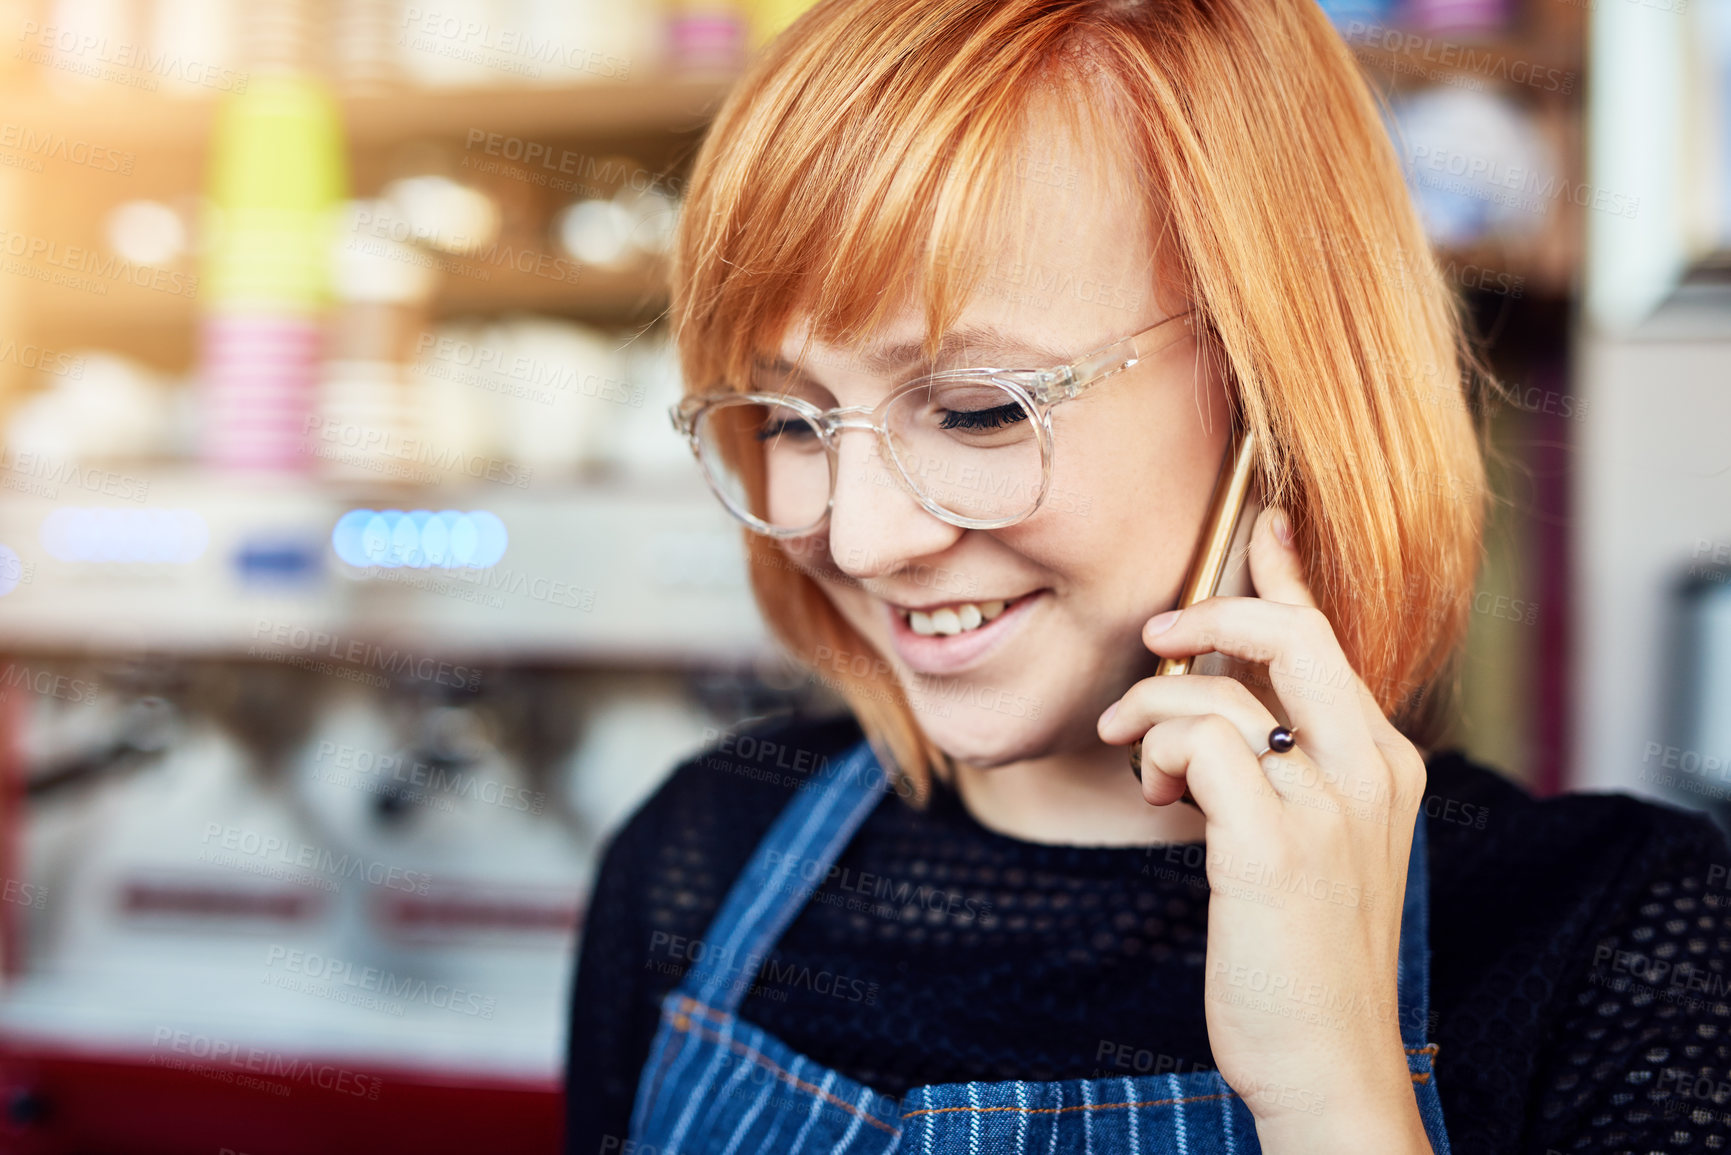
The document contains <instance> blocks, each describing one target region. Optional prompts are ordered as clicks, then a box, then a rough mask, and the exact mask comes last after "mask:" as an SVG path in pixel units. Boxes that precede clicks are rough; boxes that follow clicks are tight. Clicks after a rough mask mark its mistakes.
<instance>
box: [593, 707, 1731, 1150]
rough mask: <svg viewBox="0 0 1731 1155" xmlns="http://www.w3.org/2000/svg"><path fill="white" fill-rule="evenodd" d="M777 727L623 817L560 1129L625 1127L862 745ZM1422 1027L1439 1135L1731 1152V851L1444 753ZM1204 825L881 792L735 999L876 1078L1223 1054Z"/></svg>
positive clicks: (1624, 800) (1676, 825)
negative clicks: (816, 775)
mask: <svg viewBox="0 0 1731 1155" xmlns="http://www.w3.org/2000/svg"><path fill="white" fill-rule="evenodd" d="M859 736H860V731H859V728H858V726H857V724H856V723H855V722H854V720H853V719H852V718H839V719H828V720H816V721H812V720H805V721H793V722H780V723H775V724H771V725H767V726H764V727H760V728H758V729H757V730H755V731H747V732H746V737H745V738H744V739H743V740H742V739H741V738H739V737H736V738H734V739H732V740H731V741H730V742H729V743H727V745H728V746H730V748H731V752H725V751H723V750H720V749H712V750H709V751H705V752H703V753H702V754H700V755H697V756H694V757H693V758H692V759H691V760H689V761H687V762H686V763H684V764H682V765H681V766H680V767H679V768H678V769H677V770H676V771H675V772H674V774H673V775H672V776H671V777H670V778H669V779H668V781H667V782H666V783H665V784H663V786H662V787H661V788H660V789H659V790H658V791H657V792H656V794H655V795H654V796H653V797H652V798H651V799H650V800H649V801H648V802H647V803H645V804H644V806H643V807H642V808H641V809H640V810H639V811H638V812H637V813H636V814H635V815H634V816H633V817H632V819H631V820H630V821H629V822H628V823H627V824H626V825H625V826H624V827H623V828H622V829H621V830H620V831H619V833H618V834H617V835H616V836H615V837H614V838H613V840H612V842H611V844H610V845H609V848H608V850H607V853H606V856H605V858H604V860H603V863H602V868H601V873H600V877H599V879H598V881H597V884H596V888H595V893H594V897H593V901H592V904H591V906H590V910H589V913H588V917H587V920H586V925H585V927H584V932H583V941H582V949H581V952H580V955H579V960H578V969H577V976H576V989H575V997H574V1000H573V1010H572V1020H571V1041H570V1063H569V1070H568V1077H567V1128H566V1148H565V1149H566V1151H567V1152H570V1153H571V1155H603V1153H605V1152H609V1151H612V1152H618V1151H620V1150H622V1149H623V1147H624V1141H625V1138H626V1131H627V1126H628V1121H629V1117H630V1110H631V1103H632V1098H633V1095H634V1093H635V1090H636V1083H637V1077H638V1072H639V1071H640V1070H641V1068H642V1065H643V1062H644V1059H645V1058H646V1056H647V1054H648V1050H649V1044H650V1040H651V1038H652V1037H653V1035H654V1033H655V1029H656V1025H657V1020H658V1013H659V1003H660V1000H661V998H662V997H663V996H664V995H665V994H666V993H667V992H668V991H669V990H671V989H672V988H673V986H674V985H675V984H676V983H677V982H678V981H679V977H680V975H682V974H683V973H684V971H685V970H686V969H687V968H688V967H689V966H690V965H691V958H692V956H693V955H694V954H698V953H700V952H701V947H700V946H698V945H697V944H698V943H699V941H700V940H701V939H702V936H703V933H704V930H705V928H706V927H707V926H708V925H709V921H710V920H711V919H712V918H713V917H714V915H715V912H716V909H717V908H718V906H719V905H720V903H721V900H722V898H723V897H724V896H725V895H726V893H727V889H728V887H729V885H730V884H731V883H732V882H733V880H734V878H735V876H736V875H737V874H738V873H739V871H740V870H741V868H742V867H743V866H744V865H745V862H746V860H747V859H748V858H749V857H750V855H751V852H752V850H753V849H754V848H755V846H756V845H757V843H758V840H759V839H761V838H762V836H763V834H764V832H765V831H766V830H767V829H768V827H769V825H770V823H771V822H772V821H773V820H774V818H775V816H776V815H777V814H778V813H779V812H780V811H781V809H782V808H783V807H784V806H785V805H786V804H787V802H788V799H789V798H790V796H791V792H792V791H793V790H794V789H796V788H797V786H798V785H799V783H800V782H802V781H804V780H805V779H806V778H807V777H808V776H809V775H810V774H812V773H813V772H814V771H815V770H817V769H818V768H820V767H822V766H823V765H824V764H825V761H826V760H828V759H834V758H835V757H836V756H837V755H839V754H840V752H841V751H843V750H845V749H846V748H847V747H848V746H850V745H851V744H852V743H854V742H855V741H857V740H858V738H859ZM1429 770H1430V780H1429V785H1428V787H1427V796H1426V799H1425V803H1424V811H1425V814H1426V815H1427V816H1428V817H1427V822H1428V825H1427V833H1428V837H1429V842H1430V857H1431V880H1432V881H1431V949H1432V975H1431V1017H1432V1030H1431V1038H1432V1040H1433V1041H1434V1042H1436V1043H1437V1044H1439V1051H1438V1053H1437V1057H1436V1072H1437V1075H1436V1077H1437V1084H1438V1090H1439V1093H1440V1094H1441V1097H1442V1104H1443V1111H1444V1116H1445V1119H1446V1121H1447V1125H1448V1130H1449V1137H1450V1141H1451V1143H1452V1144H1453V1148H1454V1150H1455V1151H1456V1152H1457V1153H1459V1155H1477V1153H1480V1152H1499V1153H1502V1152H1530V1153H1532V1155H1548V1153H1550V1152H1560V1153H1575V1152H1607V1153H1609V1152H1631V1153H1643V1155H1644V1153H1647V1152H1677V1151H1726V1152H1731V878H1728V876H1727V875H1728V871H1727V868H1728V866H1731V850H1728V849H1727V847H1726V844H1725V841H1724V839H1723V837H1722V836H1721V835H1720V834H1719V832H1718V831H1717V830H1716V829H1715V828H1714V827H1713V826H1712V825H1711V824H1710V823H1708V822H1707V821H1706V820H1705V819H1703V818H1700V817H1698V816H1695V815H1691V814H1687V813H1685V812H1683V811H1679V810H1673V809H1671V808H1668V807H1663V806H1658V805H1654V804H1651V803H1646V802H1641V801H1637V800H1635V799H1633V798H1629V797H1626V796H1621V795H1596V796H1590V795H1575V796H1567V797H1563V798H1556V799H1550V800H1545V801H1538V800H1535V799H1533V798H1531V797H1529V796H1528V795H1526V794H1525V793H1523V792H1522V791H1521V790H1520V789H1519V788H1517V787H1516V786H1514V785H1513V784H1511V783H1509V782H1508V781H1507V780H1505V779H1503V778H1502V777H1500V776H1499V775H1497V774H1495V773H1493V772H1492V771H1490V770H1487V769H1485V768H1484V767H1482V766H1479V765H1476V764H1474V763H1472V762H1470V761H1469V760H1467V759H1466V758H1465V757H1464V756H1462V755H1461V754H1459V753H1458V752H1454V751H1445V752H1441V753H1437V754H1434V755H1433V756H1432V757H1431V759H1430V763H1429ZM1199 850H1200V848H1198V847H1194V846H1193V847H1190V848H1188V852H1187V848H1185V847H1157V848H1152V849H1149V848H1145V847H1068V846H1051V845H1043V844H1039V843H1032V842H1025V841H1022V840H1020V839H1016V838H1012V837H1009V836H1006V835H1003V834H999V833H996V832H993V831H991V830H988V829H986V828H985V827H983V826H981V825H980V824H979V822H977V821H976V820H975V819H974V818H973V817H972V816H971V815H970V814H969V813H968V812H967V810H966V809H965V808H964V807H963V806H962V804H961V802H960V800H959V799H958V798H957V797H956V795H955V794H954V793H953V792H952V791H950V790H948V789H947V788H945V787H944V786H943V785H942V784H941V783H934V786H933V794H932V798H931V801H930V803H929V804H928V806H927V808H926V809H924V810H916V809H914V808H913V807H911V806H909V805H908V804H907V803H906V802H904V801H903V800H902V799H901V798H900V797H899V796H895V795H891V796H889V797H886V798H885V799H884V800H883V801H882V802H880V803H879V804H878V807H877V808H876V810H874V811H873V813H872V814H871V816H870V817H869V818H868V819H867V820H866V821H865V823H864V825H862V826H861V828H860V830H859V832H858V833H857V834H856V835H855V836H854V838H853V840H852V842H851V843H849V845H848V847H847V848H846V850H845V851H844V853H843V855H842V857H841V859H840V860H839V862H838V863H837V866H838V868H839V869H837V870H836V871H834V872H832V875H831V877H830V878H829V880H828V881H827V882H825V883H824V885H823V886H822V887H821V888H819V889H818V890H817V891H816V893H815V894H814V895H813V896H812V898H811V900H810V901H809V902H808V903H807V904H806V906H805V908H804V909H803V910H802V911H801V913H800V914H799V916H798V917H797V918H796V919H795V920H794V922H793V923H792V925H791V926H790V927H789V928H788V930H787V932H786V934H785V935H784V936H783V937H782V939H781V941H780V944H779V946H778V948H777V950H776V951H775V952H774V954H773V955H772V956H771V961H772V964H773V965H766V966H765V968H764V971H763V972H762V974H768V975H773V976H775V978H774V980H773V981H759V982H758V983H757V984H756V985H754V987H753V988H752V990H751V992H750V993H749V994H748V995H747V997H746V998H745V1000H744V1002H743V1004H742V1006H741V1009H740V1013H741V1015H742V1016H743V1017H744V1018H746V1019H747V1020H749V1021H751V1022H753V1023H756V1024H757V1025H759V1026H761V1027H763V1028H764V1029H765V1030H767V1031H769V1032H770V1033H771V1034H773V1035H776V1036H777V1037H779V1038H780V1039H781V1040H782V1041H784V1042H785V1043H787V1044H788V1045H790V1046H792V1047H793V1048H794V1049H796V1050H798V1051H800V1052H802V1053H804V1054H805V1055H807V1056H808V1057H809V1058H811V1059H813V1060H815V1061H816V1062H818V1063H820V1064H823V1065H824V1066H827V1067H833V1068H835V1069H837V1070H839V1071H841V1072H842V1073H843V1074H845V1075H848V1076H849V1077H851V1078H853V1079H855V1080H858V1081H859V1082H862V1083H865V1084H867V1085H869V1086H871V1087H873V1088H875V1089H877V1090H878V1091H880V1092H882V1093H884V1094H887V1095H894V1096H901V1095H903V1094H905V1093H906V1091H907V1090H908V1089H909V1088H910V1087H914V1086H918V1085H920V1084H922V1083H948V1082H964V1081H971V1080H1004V1079H1029V1080H1058V1079H1071V1078H1080V1077H1092V1076H1100V1075H1112V1076H1120V1075H1127V1074H1128V1075H1134V1074H1148V1073H1155V1072H1163V1071H1181V1072H1182V1071H1191V1070H1197V1069H1201V1068H1206V1067H1210V1066H1212V1058H1211V1056H1210V1053H1209V1047H1208V1034H1207V1029H1206V1027H1205V1025H1204V1022H1203V1001H1202V986H1203V961H1204V957H1205V953H1206V936H1205V933H1204V932H1205V928H1206V925H1207V917H1208V887H1207V882H1206V879H1205V877H1204V874H1203V869H1202V865H1201V857H1202V856H1201V854H1200V852H1199Z"/></svg>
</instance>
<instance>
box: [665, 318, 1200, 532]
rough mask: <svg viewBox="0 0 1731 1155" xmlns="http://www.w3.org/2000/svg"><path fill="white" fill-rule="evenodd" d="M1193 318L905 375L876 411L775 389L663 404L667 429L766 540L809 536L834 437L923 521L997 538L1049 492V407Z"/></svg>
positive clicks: (1189, 328) (1167, 339)
mask: <svg viewBox="0 0 1731 1155" xmlns="http://www.w3.org/2000/svg"><path fill="white" fill-rule="evenodd" d="M1196 320H1197V319H1196V315H1195V312H1194V310H1189V311H1186V312H1182V313H1176V314H1174V315H1173V316H1170V317H1168V318H1166V319H1165V320H1164V321H1161V322H1160V323H1159V324H1157V325H1155V326H1153V327H1152V328H1149V329H1145V330H1143V331H1142V332H1140V333H1136V334H1134V335H1132V336H1129V337H1125V338H1123V339H1122V340H1119V341H1115V342H1113V343H1112V344H1110V345H1107V346H1106V347H1105V348H1102V349H1098V350H1096V351H1095V352H1093V353H1090V354H1088V355H1087V356H1085V357H1083V358H1081V359H1080V360H1078V361H1075V362H1073V363H1071V364H1069V365H1060V366H1058V367H1056V368H1052V369H954V370H948V371H944V372H939V373H931V374H927V375H925V376H922V377H918V378H915V379H914V380H912V381H909V382H907V383H906V384H904V385H901V386H899V387H897V388H896V389H894V390H892V391H891V392H890V394H889V396H887V397H885V398H884V399H883V400H882V401H880V402H878V404H877V405H876V406H864V405H850V406H843V407H841V408H837V409H820V408H818V407H817V406H816V405H813V404H811V403H810V402H809V401H806V400H805V399H803V398H800V397H794V396H790V395H787V394H778V393H726V392H722V393H706V394H701V395H694V396H689V397H686V398H685V399H683V400H682V401H680V402H679V403H678V404H677V405H675V406H673V408H672V409H671V410H670V414H671V416H672V418H673V427H674V428H675V429H677V430H678V431H679V432H680V433H681V434H683V435H684V436H685V438H686V439H687V441H689V442H690V445H691V451H692V453H693V454H694V455H695V456H696V457H697V464H698V466H699V468H700V469H701V470H702V472H703V476H704V479H705V480H706V481H708V483H709V486H710V488H711V489H713V490H714V491H715V494H716V496H717V497H719V498H720V499H721V503H722V504H723V505H725V506H726V507H727V509H728V511H729V512H731V513H732V514H733V515H734V516H735V517H737V518H738V519H739V520H740V521H742V522H744V523H745V524H746V525H747V526H748V527H750V528H751V529H753V530H755V531H757V532H758V533H761V534H766V535H768V536H770V537H800V536H804V535H806V534H810V533H814V532H816V531H817V530H818V529H819V528H820V527H821V526H822V525H823V523H824V521H825V520H826V519H827V518H828V517H829V513H830V509H831V507H832V506H833V505H834V503H835V482H836V474H837V471H838V468H839V457H838V453H837V451H838V448H839V445H840V438H841V434H842V431H843V430H847V429H858V430H862V431H868V430H869V431H870V432H872V433H875V434H877V439H878V444H879V448H880V450H881V452H882V453H883V456H884V457H885V458H886V459H888V460H889V461H890V462H891V463H893V464H894V466H895V468H896V472H897V473H899V474H900V476H901V479H902V481H903V482H904V483H905V484H906V486H907V489H908V491H909V492H910V493H912V494H913V496H914V498H915V499H916V500H917V501H918V502H919V503H920V505H921V506H922V507H923V508H924V509H925V510H926V511H927V512H928V513H930V514H932V515H933V516H934V517H937V518H940V519H942V520H944V521H946V522H949V523H950V524H951V525H957V526H961V527H963V528H965V529H1002V528H1003V527H1005V526H1009V525H1014V524H1015V523H1016V522H1019V521H1021V520H1023V519H1024V518H1026V517H1028V516H1030V515H1031V514H1032V513H1033V512H1034V511H1035V510H1037V509H1039V508H1040V505H1041V503H1042V502H1043V501H1045V499H1046V493H1047V490H1048V489H1050V487H1051V484H1052V409H1053V408H1054V407H1055V406H1057V405H1061V404H1063V403H1064V402H1065V401H1070V400H1072V399H1074V398H1076V397H1079V396H1080V395H1081V394H1082V392H1083V391H1084V390H1086V389H1089V388H1091V387H1093V386H1094V385H1097V384H1099V383H1100V382H1101V381H1104V380H1106V379H1108V378H1110V377H1112V376H1113V375H1114V374H1117V373H1121V372H1123V371H1124V370H1126V369H1128V368H1130V367H1131V366H1132V365H1135V364H1136V363H1137V362H1139V361H1142V360H1145V359H1147V358H1149V357H1152V356H1154V355H1155V354H1156V353H1159V352H1161V351H1162V350H1164V349H1166V348H1168V347H1169V346H1171V345H1174V344H1176V343H1177V342H1178V341H1180V340H1182V339H1183V338H1184V337H1186V336H1189V335H1190V334H1191V333H1192V332H1193V331H1194V330H1195V325H1196Z"/></svg>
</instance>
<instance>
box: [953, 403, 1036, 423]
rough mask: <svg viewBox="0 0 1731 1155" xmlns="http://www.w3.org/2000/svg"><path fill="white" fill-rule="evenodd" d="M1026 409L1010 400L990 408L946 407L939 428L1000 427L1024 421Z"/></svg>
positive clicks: (1026, 417)
mask: <svg viewBox="0 0 1731 1155" xmlns="http://www.w3.org/2000/svg"><path fill="white" fill-rule="evenodd" d="M1027 419H1028V411H1027V410H1026V409H1023V408H1022V407H1021V406H1020V405H1017V404H1016V403H1014V402H1011V403H1010V404H1008V405H994V406H993V407H992V408H990V409H946V410H945V411H944V417H943V420H942V421H940V422H939V423H938V428H940V429H1002V428H1004V427H1005V426H1006V425H1014V424H1016V422H1018V421H1026V420H1027Z"/></svg>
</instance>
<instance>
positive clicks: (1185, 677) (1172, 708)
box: [1096, 674, 1280, 753]
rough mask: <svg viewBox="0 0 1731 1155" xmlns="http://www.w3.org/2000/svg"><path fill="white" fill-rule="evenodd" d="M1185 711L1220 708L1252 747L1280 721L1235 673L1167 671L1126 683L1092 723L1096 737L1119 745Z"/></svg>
mask: <svg viewBox="0 0 1731 1155" xmlns="http://www.w3.org/2000/svg"><path fill="white" fill-rule="evenodd" d="M1189 714H1219V715H1220V716H1221V717H1223V718H1225V719H1227V720H1228V721H1230V722H1231V723H1232V724H1233V725H1234V726H1235V727H1237V729H1238V733H1239V735H1240V736H1241V737H1242V738H1243V739H1244V742H1245V744H1246V745H1248V746H1249V747H1250V749H1251V751H1252V752H1253V753H1254V752H1255V751H1257V750H1260V749H1262V748H1263V747H1264V746H1266V745H1267V744H1268V732H1269V731H1270V730H1272V729H1273V728H1274V727H1275V726H1276V725H1278V724H1279V721H1280V720H1279V719H1278V718H1276V717H1275V716H1274V715H1273V714H1271V713H1269V711H1268V707H1267V706H1265V705H1263V704H1262V703H1261V702H1260V701H1258V700H1257V698H1256V695H1254V694H1252V693H1251V692H1250V691H1249V690H1247V689H1245V688H1244V684H1243V683H1241V682H1239V681H1238V680H1236V679H1234V678H1227V677H1218V676H1214V675H1208V674H1168V675H1166V676H1164V677H1153V678H1143V679H1142V680H1141V681H1140V682H1137V683H1136V684H1135V685H1134V686H1131V687H1130V688H1129V689H1128V690H1126V691H1125V692H1124V696H1123V697H1122V698H1119V699H1118V701H1116V702H1115V703H1113V704H1112V705H1111V706H1110V707H1109V708H1108V709H1107V711H1106V713H1104V714H1102V715H1101V716H1100V721H1099V724H1098V726H1097V727H1096V729H1097V730H1098V731H1099V734H1100V741H1102V742H1104V743H1106V744H1107V745H1108V746H1122V745H1124V744H1126V743H1128V742H1134V741H1135V740H1136V739H1138V738H1140V737H1142V735H1143V734H1145V733H1147V732H1148V730H1149V728H1150V727H1152V726H1154V725H1155V724H1156V723H1159V722H1164V721H1166V720H1167V719H1169V718H1181V717H1184V716H1185V715H1189Z"/></svg>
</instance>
